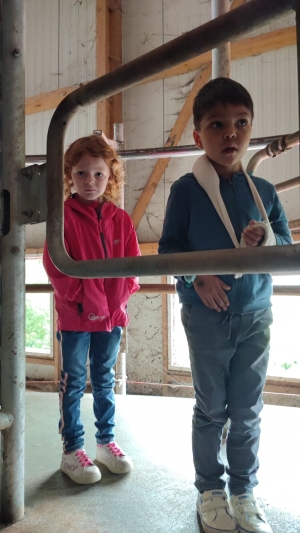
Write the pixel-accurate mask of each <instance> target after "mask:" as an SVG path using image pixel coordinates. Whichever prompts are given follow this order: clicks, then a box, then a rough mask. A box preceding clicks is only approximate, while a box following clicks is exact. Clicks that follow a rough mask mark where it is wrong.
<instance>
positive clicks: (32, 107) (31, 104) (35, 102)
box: [25, 84, 83, 115]
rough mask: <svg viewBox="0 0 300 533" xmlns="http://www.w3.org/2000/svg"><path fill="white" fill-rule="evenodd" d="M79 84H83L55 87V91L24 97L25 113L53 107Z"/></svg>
mask: <svg viewBox="0 0 300 533" xmlns="http://www.w3.org/2000/svg"><path fill="white" fill-rule="evenodd" d="M80 85H83V84H79V85H72V86H71V87H63V88H62V89H56V90H55V91H50V92H48V93H42V94H39V95H37V96H30V97H29V98H26V106H25V115H32V114H33V113H40V111H48V109H55V108H56V107H57V106H58V104H60V102H61V101H62V100H63V99H64V98H65V97H66V96H68V94H70V93H72V92H73V91H75V90H76V89H78V88H79V87H80Z"/></svg>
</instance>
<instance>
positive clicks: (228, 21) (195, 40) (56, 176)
mask: <svg viewBox="0 0 300 533" xmlns="http://www.w3.org/2000/svg"><path fill="white" fill-rule="evenodd" d="M295 6H296V2H295V0H285V2H282V0H264V2H263V3H262V2H261V0H251V1H250V2H248V3H246V4H245V5H243V6H241V7H239V8H237V9H234V10H233V11H231V12H230V13H226V14H224V15H222V16H220V17H218V18H217V19H214V20H212V21H210V22H207V23H206V24H204V25H202V26H200V27H199V28H196V29H194V30H192V31H190V32H187V33H185V34H184V35H181V36H180V37H177V38H176V39H174V40H172V41H170V42H169V43H167V44H164V45H162V46H160V47H158V48H157V49H155V50H153V51H151V52H149V53H147V54H145V55H143V56H141V57H139V58H137V59H135V60H133V61H130V62H129V63H127V64H125V65H123V66H121V67H120V68H118V69H117V70H115V71H113V72H110V73H109V74H106V75H104V76H102V77H101V78H99V79H96V80H94V81H92V82H90V83H88V84H87V85H84V86H83V87H80V88H79V89H77V90H76V91H74V92H72V93H71V94H69V95H68V96H67V97H66V98H65V99H64V100H63V101H62V102H61V103H60V105H59V106H58V108H57V109H56V111H55V113H54V115H53V117H52V120H51V123H50V127H49V131H48V139H47V177H48V178H47V197H48V200H47V201H48V217H47V241H48V247H49V252H50V255H51V257H52V260H53V262H54V264H55V265H56V266H57V267H58V268H59V270H61V271H62V272H63V273H64V274H66V275H69V276H73V277H86V278H88V277H120V276H121V277H123V276H124V277H126V276H132V275H142V276H145V275H148V274H189V273H195V272H198V273H200V272H202V273H219V274H222V273H225V272H227V273H232V272H257V271H260V272H286V271H289V272H296V271H298V268H299V262H300V261H299V252H300V250H299V248H300V246H298V245H295V246H289V247H286V249H285V251H284V256H283V253H282V250H281V251H280V250H278V249H277V248H276V247H274V250H272V249H271V248H269V249H265V250H263V249H261V250H223V251H221V252H193V253H192V254H185V255H183V254H169V255H167V256H159V257H153V256H152V257H139V258H126V259H106V260H93V261H78V262H75V261H73V260H72V259H71V258H70V257H69V256H68V255H67V252H66V250H65V247H64V243H63V182H62V175H63V152H64V137H65V132H66V129H67V126H68V123H69V121H70V120H71V118H72V116H73V115H74V114H75V112H76V111H77V109H78V108H79V107H81V106H83V105H88V104H91V103H93V102H95V101H96V100H101V99H103V98H107V97H109V96H112V95H113V94H116V93H118V92H120V91H123V90H125V89H128V88H129V87H131V86H133V85H135V84H137V83H138V82H140V81H142V80H144V79H146V78H148V77H150V76H152V75H154V74H157V73H158V72H162V71H163V70H165V69H167V68H170V67H172V66H175V65H178V64H180V63H182V62H183V61H186V60H188V59H191V58H193V57H196V56H197V55H200V54H202V53H204V52H207V51H209V50H211V49H212V48H216V47H218V46H219V45H221V44H222V43H226V42H228V41H231V40H232V39H234V38H236V37H238V36H239V35H242V34H243V33H246V32H248V31H250V30H252V29H254V28H257V27H258V26H261V25H264V24H267V23H268V22H270V21H271V20H274V19H275V18H277V17H280V16H283V15H284V14H286V13H287V12H288V11H290V10H291V9H293V8H294V7H295ZM220 264H221V267H220ZM296 266H297V269H296Z"/></svg>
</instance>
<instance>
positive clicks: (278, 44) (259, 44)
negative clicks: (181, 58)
mask: <svg viewBox="0 0 300 533" xmlns="http://www.w3.org/2000/svg"><path fill="white" fill-rule="evenodd" d="M296 42H297V38H296V26H291V27H290V28H284V29H282V30H277V31H272V32H269V33H263V34H262V35H259V36H258V37H250V38H248V39H242V40H240V41H234V42H231V54H230V55H231V61H232V60H234V59H243V58H244V57H252V56H257V55H260V54H263V53H265V52H270V51H272V50H279V49H280V48H284V47H286V46H293V45H295V44H296ZM209 61H211V52H206V53H205V54H202V55H200V56H197V57H195V58H193V59H190V60H189V61H185V62H184V63H181V64H180V65H177V66H176V67H172V68H170V69H168V70H165V71H164V72H160V73H159V74H156V75H155V76H151V78H147V79H146V80H144V81H143V82H142V83H149V82H150V81H156V80H161V79H165V78H170V77H172V76H178V75H179V74H186V73H188V72H192V71H194V70H199V68H200V67H201V65H203V63H208V62H209Z"/></svg>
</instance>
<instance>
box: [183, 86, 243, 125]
mask: <svg viewBox="0 0 300 533" xmlns="http://www.w3.org/2000/svg"><path fill="white" fill-rule="evenodd" d="M216 104H224V105H226V104H232V105H239V104H242V105H244V106H245V107H246V108H247V109H249V111H250V113H251V116H252V119H253V117H254V111H253V101H252V98H251V96H250V94H249V93H248V91H247V89H245V87H243V85H241V84H240V83H238V82H237V81H234V80H231V79H230V78H215V79H214V80H211V81H209V82H208V83H206V84H205V85H204V87H202V89H200V91H199V92H198V94H197V96H196V98H195V100H194V105H193V116H194V126H195V130H197V131H199V130H200V122H201V120H202V118H203V116H204V114H205V113H206V112H207V111H209V110H210V109H212V108H213V107H214V106H215V105H216Z"/></svg>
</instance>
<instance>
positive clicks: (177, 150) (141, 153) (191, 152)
mask: <svg viewBox="0 0 300 533" xmlns="http://www.w3.org/2000/svg"><path fill="white" fill-rule="evenodd" d="M280 137H283V135H281V136H279V135H271V136H268V137H258V138H254V139H251V140H250V144H249V147H248V150H250V151H251V150H260V149H262V148H265V147H266V144H269V143H272V142H273V141H276V140H278V139H279V138H280ZM118 144H119V145H122V144H123V143H122V142H120V141H118ZM117 152H118V154H119V156H120V157H121V159H122V160H123V161H132V160H137V159H161V158H164V157H185V156H199V155H201V154H203V153H204V151H203V150H200V149H199V148H197V147H196V146H195V145H194V144H188V145H185V146H167V147H166V146H162V147H158V148H136V149H133V150H117ZM45 161H46V155H27V156H26V163H45Z"/></svg>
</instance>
